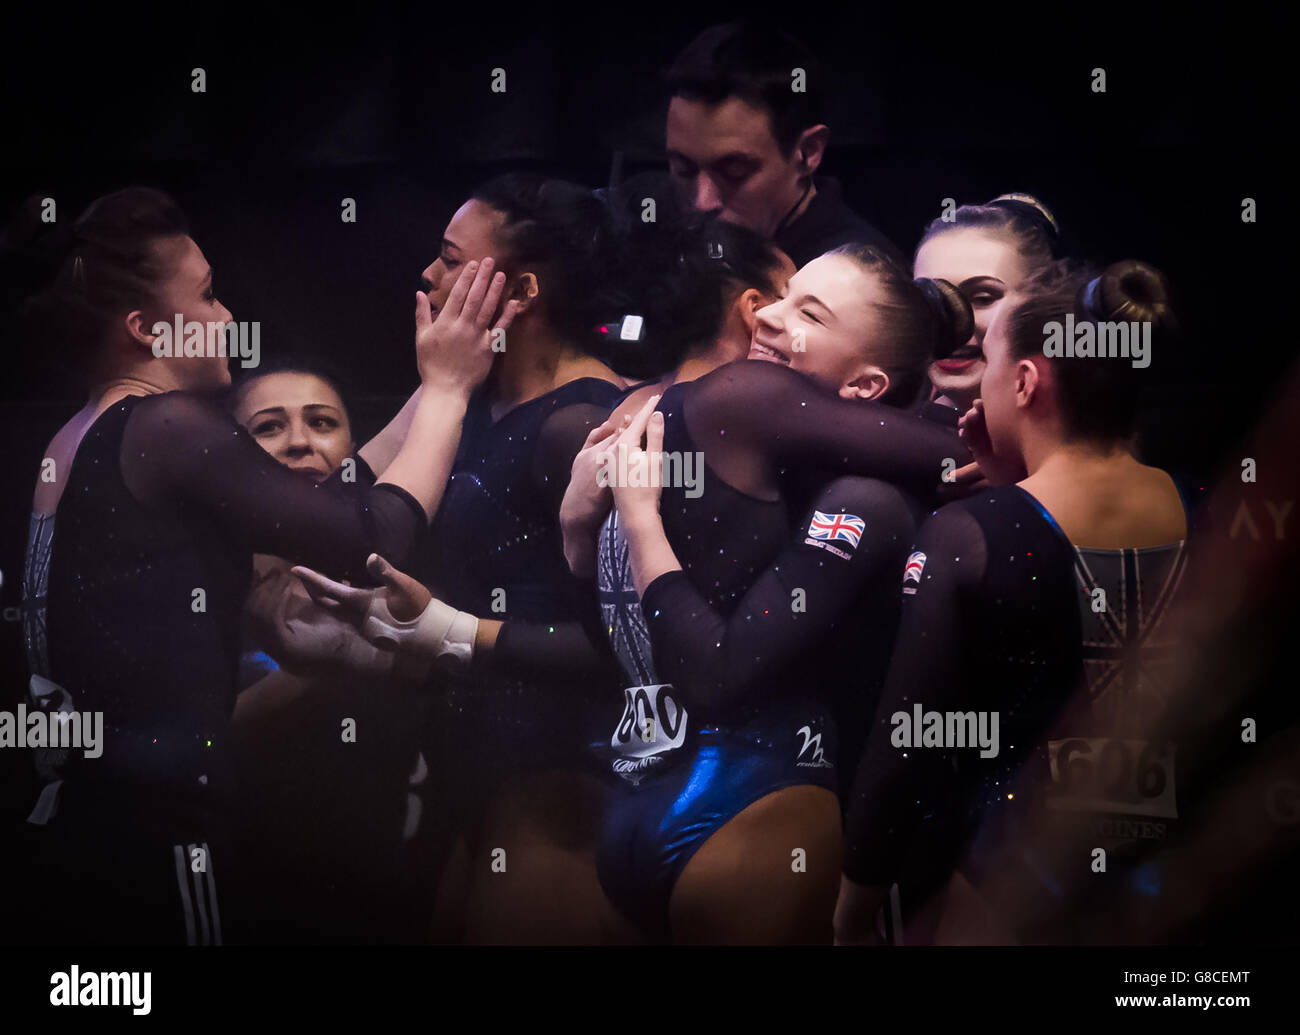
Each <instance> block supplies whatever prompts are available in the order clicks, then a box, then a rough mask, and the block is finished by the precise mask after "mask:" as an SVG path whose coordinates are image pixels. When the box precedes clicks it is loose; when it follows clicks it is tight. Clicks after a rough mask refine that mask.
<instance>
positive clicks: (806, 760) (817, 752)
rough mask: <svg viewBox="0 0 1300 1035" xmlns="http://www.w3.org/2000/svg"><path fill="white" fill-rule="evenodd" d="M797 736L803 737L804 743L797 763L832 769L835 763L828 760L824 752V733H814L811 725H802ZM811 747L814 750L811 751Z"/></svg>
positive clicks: (815, 767)
mask: <svg viewBox="0 0 1300 1035" xmlns="http://www.w3.org/2000/svg"><path fill="white" fill-rule="evenodd" d="M796 736H800V737H803V744H802V745H801V746H800V748H799V754H798V755H797V756H796V758H797V759H798V761H796V762H795V765H803V766H808V767H809V768H812V769H832V768H834V766H833V764H832V763H830V762H828V761H826V758H825V756H824V755H823V754H822V735H821V734H820V733H817V734H814V733H813V731H812V727H811V726H801V727H800V728H799V730H798V732H797V734H796ZM809 748H811V749H812V750H811V751H809Z"/></svg>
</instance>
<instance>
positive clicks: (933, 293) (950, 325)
mask: <svg viewBox="0 0 1300 1035" xmlns="http://www.w3.org/2000/svg"><path fill="white" fill-rule="evenodd" d="M916 286H917V287H918V288H920V289H921V294H922V295H924V296H925V300H926V303H927V304H928V305H929V307H930V313H931V316H932V317H933V320H934V322H933V327H934V339H933V342H934V343H933V346H932V350H931V351H932V358H933V359H946V358H947V357H948V356H951V355H952V354H953V352H954V351H956V350H957V349H959V348H961V346H963V345H965V344H966V343H967V342H968V341H970V339H971V335H972V334H974V333H975V314H974V313H972V312H971V307H970V303H969V302H968V301H967V300H966V296H965V295H963V294H962V293H961V292H960V291H958V290H957V288H956V287H954V286H953V285H952V284H950V283H949V282H948V281H946V280H940V279H938V278H934V279H931V278H929V277H918V278H917V280H916Z"/></svg>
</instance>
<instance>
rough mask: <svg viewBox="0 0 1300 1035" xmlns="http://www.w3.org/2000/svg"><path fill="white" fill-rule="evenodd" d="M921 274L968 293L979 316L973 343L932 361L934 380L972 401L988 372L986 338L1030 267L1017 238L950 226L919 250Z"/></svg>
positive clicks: (945, 389) (942, 388)
mask: <svg viewBox="0 0 1300 1035" xmlns="http://www.w3.org/2000/svg"><path fill="white" fill-rule="evenodd" d="M912 274H913V276H916V277H930V278H938V279H942V280H946V281H948V282H949V283H950V284H953V285H955V286H956V288H957V289H958V290H959V291H960V292H961V293H962V294H963V295H965V296H966V300H967V301H968V302H970V306H971V310H972V312H973V313H974V314H975V331H974V333H973V334H972V335H971V338H970V341H968V342H966V344H964V345H962V346H961V347H960V348H959V349H957V350H956V351H955V352H954V353H953V354H952V356H951V357H949V358H948V359H940V360H936V361H935V362H933V363H931V364H930V371H929V373H930V381H931V383H932V384H933V385H934V386H935V388H937V389H938V390H939V394H940V395H946V396H948V397H949V398H951V399H953V400H954V401H955V402H956V401H959V400H960V401H964V402H969V400H971V399H974V398H975V397H976V396H978V395H979V394H980V379H981V378H982V377H983V375H984V370H985V357H984V353H983V351H982V349H983V345H984V336H985V334H987V332H988V328H989V325H990V323H991V322H992V320H993V317H994V316H995V315H996V313H997V312H998V310H999V309H1000V308H1001V307H1002V303H1003V300H1004V299H1005V298H1006V296H1007V293H1008V292H1009V291H1015V290H1016V289H1017V288H1019V287H1020V285H1021V284H1022V283H1023V282H1024V280H1025V278H1026V277H1027V276H1028V275H1029V268H1028V265H1027V263H1026V262H1025V259H1024V256H1022V255H1021V254H1020V252H1019V250H1018V249H1017V248H1016V246H1015V243H1014V240H1013V239H1012V238H1010V237H1007V236H1005V235H1000V234H991V233H989V232H987V231H985V230H980V229H976V228H970V229H963V230H949V231H947V232H946V233H942V234H939V235H938V236H937V237H932V238H930V240H928V241H926V242H925V244H923V245H921V248H920V250H919V251H918V252H917V253H916V267H915V269H914V270H913V271H912Z"/></svg>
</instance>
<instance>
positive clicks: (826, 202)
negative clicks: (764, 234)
mask: <svg viewBox="0 0 1300 1035" xmlns="http://www.w3.org/2000/svg"><path fill="white" fill-rule="evenodd" d="M815 182H816V186H817V193H816V194H814V195H813V199H812V201H810V202H809V203H808V207H807V208H806V209H804V211H803V212H802V213H801V214H800V216H799V218H798V219H796V220H794V222H792V223H791V224H790V225H789V226H787V227H785V228H784V229H783V230H781V231H780V232H779V233H778V234H777V235H776V243H777V244H779V245H780V246H781V249H782V250H783V251H784V252H785V253H786V254H787V255H789V256H790V258H791V259H792V260H793V261H794V264H795V265H796V266H800V267H802V266H803V265H804V264H805V263H808V262H811V261H812V260H813V259H815V258H817V256H819V255H821V254H822V253H823V252H828V251H830V250H831V249H832V248H838V247H839V246H840V245H842V244H849V243H850V242H853V243H858V244H870V245H874V246H876V247H877V248H879V249H881V250H882V251H883V252H885V254H886V255H888V256H890V257H891V258H892V259H894V260H895V261H897V262H900V263H902V262H903V256H902V253H901V252H899V250H898V249H897V248H896V247H894V244H893V242H892V241H890V240H889V238H887V237H886V236H885V235H884V234H882V233H881V232H880V231H879V230H877V229H876V228H875V227H874V226H872V225H871V224H870V223H868V222H867V221H866V220H865V219H863V218H862V217H861V216H859V215H858V214H857V213H856V212H854V211H853V210H852V209H851V208H849V207H848V205H846V204H845V203H844V198H843V196H842V195H841V192H840V184H839V181H838V180H836V179H834V178H833V177H829V176H826V177H819V178H818V179H817V180H816V181H815Z"/></svg>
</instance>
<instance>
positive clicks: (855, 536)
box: [808, 510, 867, 547]
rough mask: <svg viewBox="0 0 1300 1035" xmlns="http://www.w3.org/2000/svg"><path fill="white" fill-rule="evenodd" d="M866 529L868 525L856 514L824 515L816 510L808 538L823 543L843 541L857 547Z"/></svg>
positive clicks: (809, 526) (809, 525)
mask: <svg viewBox="0 0 1300 1035" xmlns="http://www.w3.org/2000/svg"><path fill="white" fill-rule="evenodd" d="M866 527H867V523H866V522H865V521H863V520H862V518H860V517H858V516H857V515H856V514H823V513H822V512H821V511H820V510H814V511H813V518H812V521H811V522H809V524H808V536H809V538H811V539H820V540H822V541H823V542H831V541H832V540H835V539H843V540H844V541H845V542H846V543H848V544H849V545H850V546H854V547H856V546H857V545H858V542H859V541H860V540H861V539H862V533H863V532H864V531H865V530H866Z"/></svg>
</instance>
